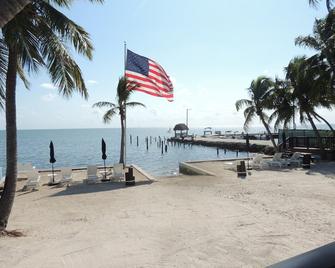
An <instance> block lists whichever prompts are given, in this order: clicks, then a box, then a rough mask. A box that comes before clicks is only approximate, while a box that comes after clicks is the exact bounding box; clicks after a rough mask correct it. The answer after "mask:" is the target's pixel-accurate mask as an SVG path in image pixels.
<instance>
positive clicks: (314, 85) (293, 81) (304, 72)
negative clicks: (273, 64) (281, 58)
mask: <svg viewBox="0 0 335 268" xmlns="http://www.w3.org/2000/svg"><path fill="white" fill-rule="evenodd" d="M319 67H320V66H317V68H319ZM285 71H286V79H287V80H288V81H289V82H290V86H291V87H292V93H291V94H292V98H293V99H294V100H295V104H296V106H297V109H298V113H299V117H300V122H301V123H304V122H306V121H308V122H309V123H310V125H311V126H312V128H313V130H314V132H315V135H316V137H317V138H318V141H319V145H320V149H321V150H323V145H322V143H321V135H320V132H319V130H318V129H317V127H316V125H315V122H314V120H317V121H320V120H323V117H321V116H320V115H319V114H318V113H317V112H316V108H318V107H320V108H321V107H323V108H328V109H331V108H332V100H330V99H331V98H333V97H332V95H333V93H332V90H331V89H330V87H329V83H328V80H329V77H328V78H327V77H326V78H325V77H324V75H325V74H327V72H324V73H322V72H320V70H318V71H316V70H315V69H314V68H313V66H311V65H310V60H309V59H307V58H306V57H305V56H302V57H296V58H294V59H292V60H291V62H290V63H289V65H288V66H287V67H286V68H285ZM329 96H330V97H329ZM327 123H328V122H327ZM328 124H329V123H328ZM329 125H330V124H329Z"/></svg>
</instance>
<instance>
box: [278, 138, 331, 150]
mask: <svg viewBox="0 0 335 268" xmlns="http://www.w3.org/2000/svg"><path fill="white" fill-rule="evenodd" d="M321 144H322V145H323V148H325V149H331V150H335V137H321V138H320V139H319V138H317V137H289V138H287V139H286V141H283V142H282V143H281V144H279V148H281V149H284V148H287V149H293V148H306V149H310V148H316V149H319V148H320V145H321Z"/></svg>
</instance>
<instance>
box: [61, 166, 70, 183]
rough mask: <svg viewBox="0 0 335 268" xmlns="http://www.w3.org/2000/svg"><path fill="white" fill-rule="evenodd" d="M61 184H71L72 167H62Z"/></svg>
mask: <svg viewBox="0 0 335 268" xmlns="http://www.w3.org/2000/svg"><path fill="white" fill-rule="evenodd" d="M61 177H62V178H61V180H60V182H59V183H60V184H61V185H67V186H69V185H70V184H71V182H72V168H62V169H61Z"/></svg>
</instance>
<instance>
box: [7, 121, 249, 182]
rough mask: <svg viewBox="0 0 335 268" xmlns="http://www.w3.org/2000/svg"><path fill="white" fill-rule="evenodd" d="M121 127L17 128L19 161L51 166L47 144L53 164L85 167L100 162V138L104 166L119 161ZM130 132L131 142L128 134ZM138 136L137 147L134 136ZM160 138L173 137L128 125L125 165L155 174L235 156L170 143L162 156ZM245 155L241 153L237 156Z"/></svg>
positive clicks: (209, 149) (167, 173) (41, 166)
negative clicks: (149, 139)
mask: <svg viewBox="0 0 335 268" xmlns="http://www.w3.org/2000/svg"><path fill="white" fill-rule="evenodd" d="M190 132H191V133H195V134H201V133H202V130H201V129H193V130H191V131H190ZM120 135H121V131H120V129H114V128H113V129H57V130H19V131H18V161H19V162H21V163H27V162H30V163H32V164H33V165H34V166H36V168H40V169H45V168H51V164H50V163H49V143H50V141H51V140H52V141H53V143H54V146H55V158H56V160H57V162H56V163H55V167H64V166H72V167H85V166H87V165H88V164H97V165H103V160H102V159H101V138H104V140H105V142H106V144H107V160H106V164H107V165H112V164H113V163H117V162H118V161H119V152H120ZM130 135H132V140H133V141H132V144H130V138H129V136H130ZM137 136H138V137H139V146H138V147H137V145H136V137H137ZM147 136H148V137H150V136H151V137H152V144H150V143H149V150H147V149H146V143H145V138H146V137H147ZM159 136H160V137H161V138H162V139H164V137H165V138H168V137H171V136H173V133H168V131H167V129H163V128H130V129H128V130H127V161H126V162H127V164H136V165H138V166H140V167H142V168H143V169H144V170H146V171H147V172H149V173H151V174H153V175H156V176H168V175H176V174H178V164H179V162H181V161H186V160H203V159H223V158H231V157H236V152H231V151H227V152H226V154H224V152H223V150H220V154H219V156H217V153H216V148H210V147H204V146H188V145H186V146H183V145H181V146H173V145H172V144H168V152H167V153H165V152H164V154H163V155H162V154H161V147H158V146H157V142H155V138H156V139H157V141H158V137H159ZM5 154H6V150H5V132H4V131H0V167H5V159H6V155H5ZM244 156H246V153H244V152H240V153H239V157H244Z"/></svg>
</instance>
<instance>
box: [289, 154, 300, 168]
mask: <svg viewBox="0 0 335 268" xmlns="http://www.w3.org/2000/svg"><path fill="white" fill-rule="evenodd" d="M300 157H301V154H300V153H298V152H295V153H294V154H293V155H292V156H291V157H290V158H289V159H288V160H287V162H288V164H289V165H292V164H297V165H298V167H300V166H301V162H302V161H301V158H300Z"/></svg>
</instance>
